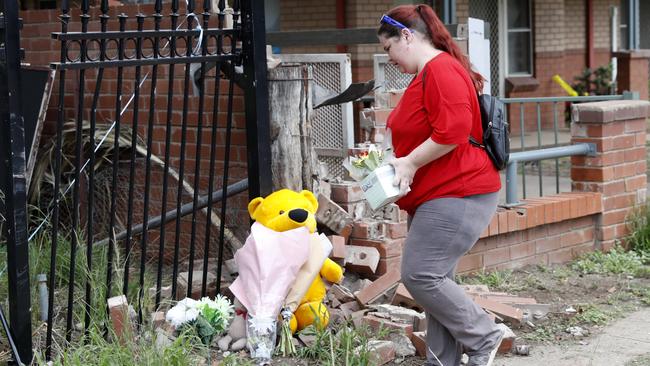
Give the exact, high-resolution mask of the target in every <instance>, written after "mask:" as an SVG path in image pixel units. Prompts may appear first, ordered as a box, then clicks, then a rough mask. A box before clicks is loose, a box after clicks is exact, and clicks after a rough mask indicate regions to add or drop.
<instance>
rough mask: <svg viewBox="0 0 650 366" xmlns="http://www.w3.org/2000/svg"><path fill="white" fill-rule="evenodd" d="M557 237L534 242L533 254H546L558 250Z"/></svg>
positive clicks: (558, 241)
mask: <svg viewBox="0 0 650 366" xmlns="http://www.w3.org/2000/svg"><path fill="white" fill-rule="evenodd" d="M560 244H561V242H560V238H559V236H554V237H549V238H541V239H537V240H535V253H537V254H539V253H546V252H550V251H553V250H556V249H559V248H560V246H561V245H560Z"/></svg>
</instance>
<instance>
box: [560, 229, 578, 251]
mask: <svg viewBox="0 0 650 366" xmlns="http://www.w3.org/2000/svg"><path fill="white" fill-rule="evenodd" d="M582 242H583V237H582V233H581V232H580V231H570V232H568V233H564V234H562V235H560V246H561V247H562V248H565V247H570V246H574V245H576V244H579V243H582Z"/></svg>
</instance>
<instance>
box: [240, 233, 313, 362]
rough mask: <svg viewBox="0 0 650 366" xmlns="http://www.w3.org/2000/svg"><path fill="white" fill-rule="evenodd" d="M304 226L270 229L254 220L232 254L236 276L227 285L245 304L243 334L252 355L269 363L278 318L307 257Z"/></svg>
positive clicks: (307, 246) (307, 236)
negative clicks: (238, 246)
mask: <svg viewBox="0 0 650 366" xmlns="http://www.w3.org/2000/svg"><path fill="white" fill-rule="evenodd" d="M309 236H310V234H309V230H308V229H307V228H306V227H299V228H297V229H293V230H288V231H281V232H279V231H273V230H271V229H269V228H267V227H265V226H264V225H262V224H260V223H258V222H255V223H253V225H252V226H251V234H250V235H249V237H248V238H247V239H246V243H245V244H244V246H243V247H242V248H241V249H239V250H238V251H237V252H236V253H235V262H237V265H238V267H239V277H237V279H235V281H234V282H233V283H232V285H231V286H230V290H231V291H232V293H233V294H234V295H235V297H237V299H239V301H240V302H241V303H242V305H244V307H246V310H247V311H248V315H247V318H246V334H247V336H248V338H247V339H248V349H249V351H250V353H251V357H252V358H254V359H256V360H258V361H260V362H269V361H270V359H271V355H272V353H273V349H274V348H275V340H276V330H277V317H278V314H279V313H280V308H281V306H282V304H283V302H284V300H285V297H286V296H287V293H288V292H289V289H290V288H291V285H292V284H293V283H294V281H295V280H296V275H297V274H298V271H299V270H300V268H301V267H302V265H303V264H304V263H305V262H306V261H307V258H308V257H309V250H310V247H309V245H308V243H309Z"/></svg>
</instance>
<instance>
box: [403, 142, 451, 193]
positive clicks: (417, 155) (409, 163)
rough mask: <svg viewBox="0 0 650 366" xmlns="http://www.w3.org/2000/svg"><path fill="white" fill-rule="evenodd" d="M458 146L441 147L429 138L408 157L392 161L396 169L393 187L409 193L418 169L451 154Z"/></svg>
mask: <svg viewBox="0 0 650 366" xmlns="http://www.w3.org/2000/svg"><path fill="white" fill-rule="evenodd" d="M456 146H457V145H441V144H439V143H437V142H435V141H433V140H432V139H431V138H428V139H426V140H425V141H424V142H423V143H422V144H420V146H418V147H416V148H415V149H414V150H413V151H411V153H410V154H408V155H407V156H404V157H401V158H397V159H394V160H392V161H391V162H390V164H391V165H392V166H393V167H394V168H395V180H393V185H396V186H399V189H400V191H401V192H408V189H409V186H410V185H411V183H412V182H413V177H414V176H415V172H416V171H417V170H418V169H420V168H421V167H422V166H424V165H427V164H429V163H430V162H432V161H434V160H436V159H438V158H439V157H441V156H443V155H445V154H447V153H449V152H450V151H452V150H453V149H455V148H456Z"/></svg>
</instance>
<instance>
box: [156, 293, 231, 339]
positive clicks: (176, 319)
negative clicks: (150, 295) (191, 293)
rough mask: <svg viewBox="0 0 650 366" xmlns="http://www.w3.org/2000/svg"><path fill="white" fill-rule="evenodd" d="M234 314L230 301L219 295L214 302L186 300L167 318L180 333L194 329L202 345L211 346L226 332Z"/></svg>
mask: <svg viewBox="0 0 650 366" xmlns="http://www.w3.org/2000/svg"><path fill="white" fill-rule="evenodd" d="M233 312H234V308H233V306H232V304H231V303H230V301H229V300H228V299H227V298H225V297H223V296H221V295H217V296H216V297H215V299H214V300H211V299H210V298H209V297H204V298H202V299H201V300H198V301H197V300H194V299H191V298H185V299H183V300H181V301H179V302H178V303H177V304H176V305H175V306H174V307H172V308H171V309H169V311H167V315H166V316H165V318H166V319H167V321H168V322H170V323H172V325H173V326H174V327H175V328H176V330H177V331H179V332H183V331H185V330H187V329H189V328H194V330H195V331H196V334H197V335H198V336H199V338H200V339H201V343H203V344H204V345H206V346H209V345H210V344H211V343H212V340H213V339H214V337H215V336H216V335H220V334H222V333H223V332H225V331H226V329H227V328H228V324H229V323H230V320H231V319H232V316H233Z"/></svg>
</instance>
